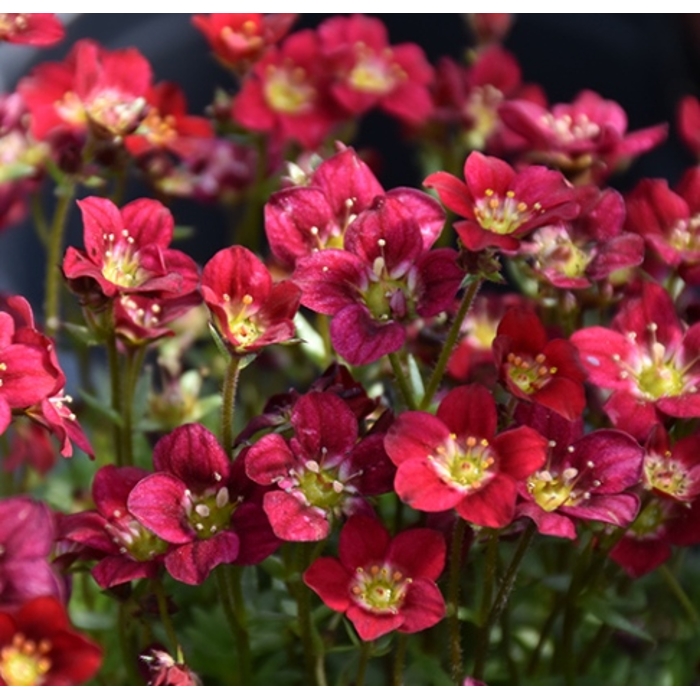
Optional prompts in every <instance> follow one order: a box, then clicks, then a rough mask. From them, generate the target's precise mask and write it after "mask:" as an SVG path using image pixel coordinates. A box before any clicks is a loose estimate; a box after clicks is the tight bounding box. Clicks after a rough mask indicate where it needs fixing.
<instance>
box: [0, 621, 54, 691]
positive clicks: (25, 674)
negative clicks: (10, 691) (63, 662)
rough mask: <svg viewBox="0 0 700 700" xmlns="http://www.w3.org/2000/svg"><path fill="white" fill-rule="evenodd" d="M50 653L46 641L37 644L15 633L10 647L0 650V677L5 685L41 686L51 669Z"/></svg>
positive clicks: (48, 644) (48, 643)
mask: <svg viewBox="0 0 700 700" xmlns="http://www.w3.org/2000/svg"><path fill="white" fill-rule="evenodd" d="M50 651H51V643H50V642H48V641H47V640H45V639H42V640H41V641H40V642H39V644H37V643H36V642H34V641H33V640H31V639H27V638H26V637H25V636H24V635H23V634H22V633H21V632H17V634H15V635H14V637H12V642H11V643H10V645H9V646H5V647H3V648H2V649H0V677H1V678H2V679H3V681H5V683H6V684H7V685H17V686H20V685H24V686H29V685H41V684H42V683H43V682H44V680H45V676H46V673H47V672H48V670H49V669H50V668H51V660H50V659H49V658H48V656H47V655H48V653H49V652H50Z"/></svg>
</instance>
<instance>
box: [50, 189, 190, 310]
mask: <svg viewBox="0 0 700 700" xmlns="http://www.w3.org/2000/svg"><path fill="white" fill-rule="evenodd" d="M78 206H79V207H80V210H81V212H82V215H83V226H84V229H85V233H84V236H85V250H82V251H81V250H78V249H76V248H72V247H71V248H68V250H67V251H66V255H65V258H64V260H63V273H64V274H65V276H66V277H67V278H68V280H72V281H75V282H79V281H84V278H88V280H90V281H92V282H93V283H94V284H96V285H97V286H98V287H99V290H100V291H101V293H102V294H103V295H104V296H105V297H108V298H113V297H115V296H117V295H118V294H148V295H150V296H156V295H159V296H167V297H177V296H184V295H186V294H189V293H191V292H193V291H194V290H195V289H196V287H197V283H198V282H199V276H198V272H197V265H196V264H195V262H194V260H192V259H191V258H190V257H188V256H187V255H185V254H184V253H181V252H180V251H177V250H170V249H169V248H168V246H169V245H170V243H171V241H172V239H173V229H174V223H173V217H172V215H171V214H170V212H169V211H168V210H167V209H166V208H165V207H164V206H163V205H162V204H161V203H160V202H157V201H155V200H153V199H137V200H136V201H134V202H131V203H129V204H127V205H126V206H125V207H123V208H122V209H121V210H120V209H118V208H117V206H116V205H115V204H113V203H112V202H111V201H110V200H108V199H102V198H101V197H87V198H86V199H83V200H81V201H79V202H78Z"/></svg>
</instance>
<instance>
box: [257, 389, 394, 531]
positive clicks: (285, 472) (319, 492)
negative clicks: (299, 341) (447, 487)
mask: <svg viewBox="0 0 700 700" xmlns="http://www.w3.org/2000/svg"><path fill="white" fill-rule="evenodd" d="M290 423H291V425H292V427H293V429H294V434H293V437H292V438H291V439H290V440H289V441H287V440H285V439H284V438H283V437H282V436H281V435H279V434H278V433H270V434H268V435H265V436H264V437H263V438H261V439H260V440H259V441H258V442H257V443H255V444H254V445H253V446H252V447H251V448H250V450H248V452H247V454H246V458H245V465H246V473H247V474H248V476H249V477H250V478H251V479H252V480H253V481H255V482H257V483H258V484H261V485H263V486H269V485H273V484H274V485H276V486H277V488H276V489H274V490H272V491H269V492H268V493H266V494H265V497H264V501H263V507H264V509H265V513H266V514H267V516H268V518H269V519H270V524H271V525H272V529H273V530H274V532H275V535H277V537H279V538H280V539H283V540H291V541H300V542H310V541H316V540H322V539H325V538H326V537H328V535H329V534H330V531H331V526H332V524H333V523H334V522H335V521H336V520H337V519H338V518H340V517H341V516H342V515H350V514H351V513H354V512H357V511H358V510H363V509H365V510H366V509H367V506H366V504H365V502H364V497H365V496H371V495H377V494H379V493H385V492H387V491H389V490H391V479H392V476H393V468H392V466H391V463H390V462H389V460H388V459H387V457H386V453H385V452H384V449H383V447H382V440H383V435H378V434H371V435H367V436H366V437H365V438H364V439H362V440H360V441H359V442H358V433H359V431H358V424H357V418H356V417H355V414H354V413H353V412H352V410H351V409H350V408H349V407H348V405H347V404H346V403H345V402H344V401H343V400H342V399H341V398H339V397H338V396H336V395H335V394H330V393H322V392H318V391H315V392H312V393H309V394H306V395H305V396H302V397H301V398H299V400H298V401H297V402H296V403H295V404H294V408H293V409H292V412H291V418H290Z"/></svg>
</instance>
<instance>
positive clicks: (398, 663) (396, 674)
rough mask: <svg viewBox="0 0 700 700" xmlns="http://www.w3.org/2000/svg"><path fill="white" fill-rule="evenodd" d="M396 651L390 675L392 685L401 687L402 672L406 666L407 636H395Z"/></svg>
mask: <svg viewBox="0 0 700 700" xmlns="http://www.w3.org/2000/svg"><path fill="white" fill-rule="evenodd" d="M397 637H398V641H397V643H396V651H395V652H394V668H393V675H392V683H393V684H394V685H403V684H404V682H403V672H404V668H405V666H406V651H407V650H408V635H407V634H399V635H397Z"/></svg>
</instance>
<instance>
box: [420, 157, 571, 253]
mask: <svg viewBox="0 0 700 700" xmlns="http://www.w3.org/2000/svg"><path fill="white" fill-rule="evenodd" d="M464 180H465V181H464V182H462V181H461V180H459V179H457V178H456V177H455V176H454V175H450V174H449V173H444V172H440V173H433V174H432V175H429V176H428V177H427V178H426V179H425V182H424V183H423V184H424V185H425V186H426V187H433V188H435V189H436V190H437V193H438V196H439V197H440V201H441V202H442V203H443V204H444V205H445V206H446V207H447V208H448V209H449V210H451V211H453V212H455V214H458V215H459V216H462V217H464V218H465V219H466V220H465V221H459V222H458V223H456V224H455V230H456V231H457V233H458V234H459V237H460V240H461V241H462V243H463V244H464V246H465V247H466V248H467V249H468V250H483V249H484V248H488V247H494V248H499V249H501V250H504V251H507V252H514V251H517V250H518V248H519V247H520V242H519V239H521V238H522V237H523V236H525V235H526V234H527V233H529V232H530V231H532V230H533V229H536V228H538V227H540V226H545V225H546V224H551V223H554V222H559V221H562V220H566V219H573V218H574V217H575V216H576V215H577V214H578V211H579V207H578V204H576V202H575V201H574V189H573V187H571V185H569V184H568V183H567V182H566V180H564V178H563V176H562V175H561V173H557V172H554V171H553V170H549V169H548V168H544V167H542V166H530V167H528V168H525V169H523V170H522V171H520V172H519V173H516V172H515V170H513V168H511V166H510V165H508V164H507V163H506V162H505V161H502V160H499V159H498V158H492V157H489V156H485V155H482V154H481V153H479V152H478V151H474V152H473V153H472V154H471V155H470V156H469V157H468V158H467V160H466V161H465V163H464Z"/></svg>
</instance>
